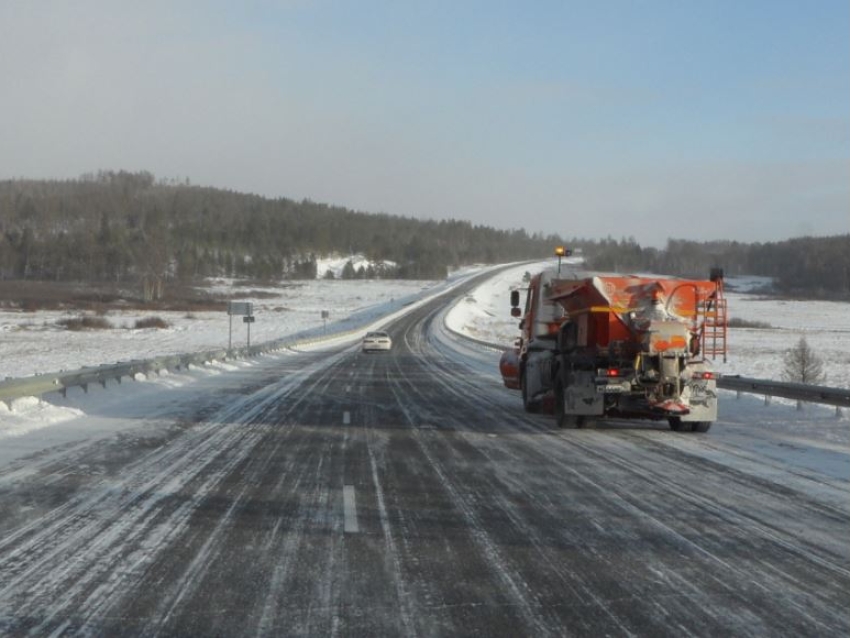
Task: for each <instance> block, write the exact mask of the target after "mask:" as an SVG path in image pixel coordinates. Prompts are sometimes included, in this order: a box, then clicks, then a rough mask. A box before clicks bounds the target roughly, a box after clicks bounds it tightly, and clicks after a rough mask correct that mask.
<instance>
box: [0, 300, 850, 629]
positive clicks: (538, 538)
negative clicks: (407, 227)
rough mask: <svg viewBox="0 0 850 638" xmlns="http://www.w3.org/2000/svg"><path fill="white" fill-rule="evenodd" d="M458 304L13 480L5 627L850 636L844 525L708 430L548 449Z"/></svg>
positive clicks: (58, 457) (277, 370) (0, 502)
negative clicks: (463, 331) (473, 342)
mask: <svg viewBox="0 0 850 638" xmlns="http://www.w3.org/2000/svg"><path fill="white" fill-rule="evenodd" d="M458 294H463V291H462V290H461V291H459V292H458ZM446 303H448V301H447V299H442V300H437V301H435V302H433V303H430V304H427V305H425V306H423V307H422V308H420V309H418V310H416V311H414V312H412V313H411V314H410V315H408V316H407V317H404V318H402V319H400V320H398V321H397V322H395V323H394V324H393V325H392V326H391V327H390V333H391V335H392V336H393V338H394V341H395V348H394V350H393V352H392V353H389V354H368V355H367V354H363V353H360V352H359V351H357V350H341V351H336V352H327V353H303V354H300V355H297V356H286V357H268V358H266V359H264V360H263V362H262V363H261V364H260V365H258V366H257V367H256V368H255V369H253V370H251V371H248V372H243V373H240V374H238V375H237V374H234V375H233V376H232V378H231V377H228V380H227V382H228V383H230V385H228V386H226V387H224V388H223V389H222V387H220V386H219V387H218V389H217V391H216V392H214V393H210V395H209V396H208V397H207V398H206V399H205V400H204V401H201V402H198V403H195V404H192V405H189V406H173V408H172V409H173V410H175V414H177V413H179V417H177V416H174V417H170V416H169V413H168V412H167V411H165V412H162V413H159V414H157V416H156V422H157V427H156V428H149V429H146V425H147V424H145V423H140V424H139V427H138V428H137V429H136V430H134V434H133V435H125V436H122V437H120V438H117V439H115V440H111V441H109V440H107V441H101V442H99V443H97V444H93V445H91V446H82V447H81V446H75V447H73V448H71V449H69V450H68V451H67V453H65V454H62V453H61V451H60V452H54V453H53V454H51V455H49V457H48V459H49V460H39V459H33V460H32V465H31V466H30V467H29V468H28V469H27V471H26V472H24V471H22V470H21V468H17V469H15V470H14V472H11V471H9V472H6V473H4V474H0V512H2V513H3V517H2V519H0V633H9V634H18V635H27V634H30V635H39V636H41V635H49V634H54V635H78V634H80V635H118V634H121V635H128V634H130V635H132V634H136V635H181V636H185V635H198V636H202V635H204V636H206V635H227V636H241V635H246V636H247V635H303V636H317V635H322V636H326V635H356V636H381V635H384V636H400V635H405V636H415V635H421V636H431V635H452V636H455V635H487V636H519V635H522V636H531V635H534V636H546V635H558V636H562V635H577V636H583V635H593V636H596V635H613V636H618V635H622V636H629V635H652V636H659V635H661V636H663V635H669V636H674V635H675V636H681V635H706V636H707V635H747V636H750V635H770V636H776V635H788V636H791V635H793V636H800V635H812V636H815V635H840V634H847V633H848V631H850V616H848V612H847V611H846V607H847V605H846V604H845V603H846V602H847V600H846V592H847V591H850V549H848V541H847V540H846V530H847V528H848V522H850V514H848V509H847V508H846V507H840V506H838V505H836V504H835V502H833V501H832V500H829V501H827V500H823V501H819V500H818V499H817V498H813V497H812V495H811V494H803V493H801V492H797V491H795V490H793V489H790V488H789V487H788V485H787V484H786V483H785V482H783V481H781V480H777V481H770V480H766V479H764V478H759V479H758V480H755V479H754V478H753V476H752V475H751V474H749V473H746V472H744V471H742V470H740V469H738V468H736V467H734V466H733V465H732V464H727V463H724V462H723V457H722V455H721V456H720V457H719V458H714V459H710V458H707V457H706V456H705V455H702V454H697V453H696V451H698V450H695V446H696V447H697V448H699V447H700V446H702V445H705V446H709V445H712V443H711V438H710V437H711V433H709V434H707V435H705V436H704V437H700V436H699V435H683V434H675V433H672V432H669V431H667V430H666V429H664V428H663V427H661V426H658V427H652V426H644V425H636V424H633V423H625V422H611V423H604V424H602V426H601V427H600V429H598V430H595V431H582V430H570V431H559V430H554V429H553V428H552V421H551V418H547V417H546V416H542V415H528V414H525V413H524V412H523V411H522V408H521V406H520V403H519V400H518V397H517V396H516V394H515V393H511V392H509V391H506V390H504V389H503V388H501V387H500V386H499V383H498V380H497V379H495V378H494V377H493V375H492V374H488V373H485V370H484V368H482V367H481V365H482V361H483V362H484V363H485V364H486V361H487V359H488V358H491V359H492V365H493V366H494V367H495V365H496V359H497V355H493V354H489V355H484V354H482V355H478V356H477V357H471V356H468V355H465V354H462V353H461V354H459V353H458V352H457V351H455V350H454V349H453V348H452V347H451V343H450V339H448V338H446V337H445V335H443V334H442V328H441V320H440V317H441V312H442V311H443V309H444V308H445V305H446ZM218 383H219V384H221V383H223V381H222V380H218ZM178 408H179V409H178ZM169 419H171V420H169ZM163 422H167V427H163V425H162V424H163ZM149 430H150V431H149ZM701 441H705V443H701Z"/></svg>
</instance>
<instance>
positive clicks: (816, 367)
mask: <svg viewBox="0 0 850 638" xmlns="http://www.w3.org/2000/svg"><path fill="white" fill-rule="evenodd" d="M783 361H784V362H785V368H784V370H783V372H782V376H783V378H784V379H785V380H786V381H793V382H796V383H809V384H814V385H817V384H820V383H823V382H824V381H826V374H825V373H824V371H823V361H822V360H821V358H820V357H819V356H818V355H817V354H815V352H814V350H812V349H811V348H810V347H809V343H808V342H807V341H806V338H805V337H800V340H799V341H798V342H797V345H795V346H794V347H793V348H791V349H790V350H788V351H787V352H786V353H785V356H784V358H783Z"/></svg>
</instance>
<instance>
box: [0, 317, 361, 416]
mask: <svg viewBox="0 0 850 638" xmlns="http://www.w3.org/2000/svg"><path fill="white" fill-rule="evenodd" d="M356 332H358V330H350V331H343V332H339V333H334V334H330V335H324V336H321V337H306V338H303V339H297V340H292V339H278V340H275V341H269V342H267V343H263V344H259V345H254V346H245V347H242V348H231V349H230V350H228V349H218V350H206V351H202V352H192V353H188V354H179V355H166V356H162V357H156V358H153V359H144V360H133V361H127V362H122V363H116V364H107V365H101V366H93V367H88V368H81V369H79V370H73V371H60V372H51V373H47V374H38V375H35V376H32V377H22V378H18V379H6V380H5V381H0V401H2V402H5V403H7V404H9V403H10V402H11V401H13V400H14V399H19V398H22V397H31V396H35V397H40V396H42V395H45V394H48V393H50V392H60V393H62V394H63V395H64V394H65V393H66V392H67V390H68V388H75V387H81V388H83V390H85V391H88V386H90V385H93V384H100V385H102V386H103V387H104V388H105V387H106V383H107V381H115V382H117V383H121V379H123V378H125V377H128V378H131V379H132V378H135V376H136V375H137V374H144V375H148V374H152V373H157V374H158V373H159V372H161V371H163V370H167V371H172V370H180V369H181V368H188V367H189V366H190V365H195V366H203V365H205V364H207V363H210V362H212V361H227V360H232V359H245V358H248V357H256V356H258V355H261V354H265V353H267V352H274V351H276V350H283V349H284V348H295V347H298V346H299V345H306V344H308V343H314V342H316V341H321V340H322V339H326V338H339V337H344V336H345V335H347V334H349V333H356Z"/></svg>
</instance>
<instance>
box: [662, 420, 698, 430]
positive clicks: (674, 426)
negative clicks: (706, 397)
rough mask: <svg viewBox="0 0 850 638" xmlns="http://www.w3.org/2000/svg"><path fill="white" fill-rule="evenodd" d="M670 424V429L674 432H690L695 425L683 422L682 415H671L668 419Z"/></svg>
mask: <svg viewBox="0 0 850 638" xmlns="http://www.w3.org/2000/svg"><path fill="white" fill-rule="evenodd" d="M667 422H668V423H669V424H670V429H671V430H673V431H674V432H690V431H691V428H693V425H692V424H690V423H682V419H681V417H678V416H671V417H669V418H668V419H667Z"/></svg>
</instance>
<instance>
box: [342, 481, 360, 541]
mask: <svg viewBox="0 0 850 638" xmlns="http://www.w3.org/2000/svg"><path fill="white" fill-rule="evenodd" d="M342 510H343V514H344V516H345V522H344V524H343V529H344V530H345V532H346V533H348V534H356V533H357V532H359V531H360V527H359V526H358V525H357V501H356V500H355V498H354V486H353V485H343V486H342Z"/></svg>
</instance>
